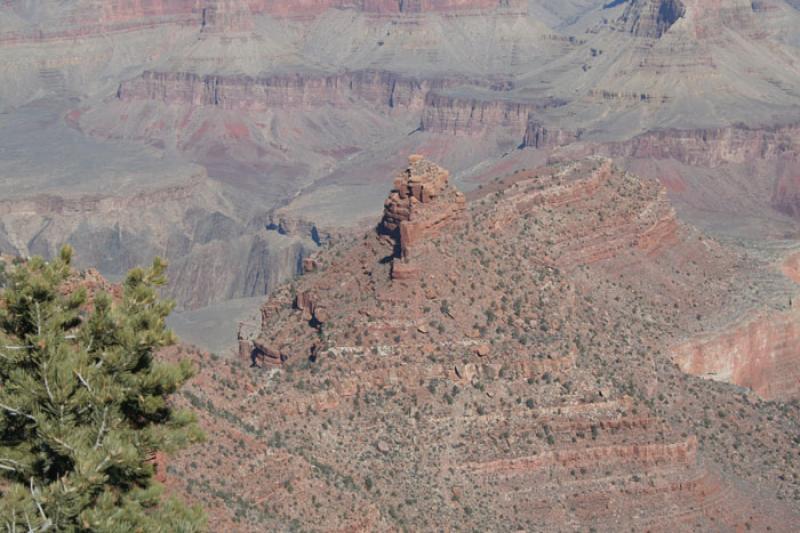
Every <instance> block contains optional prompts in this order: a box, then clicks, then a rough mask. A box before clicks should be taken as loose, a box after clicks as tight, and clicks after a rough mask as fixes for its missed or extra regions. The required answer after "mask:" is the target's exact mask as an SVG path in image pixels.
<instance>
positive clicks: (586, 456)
mask: <svg viewBox="0 0 800 533" xmlns="http://www.w3.org/2000/svg"><path fill="white" fill-rule="evenodd" d="M387 181H388V180H387ZM791 264H793V263H791ZM304 268H305V271H306V274H305V275H304V276H302V277H301V278H300V279H299V280H297V281H296V282H293V283H291V284H289V285H287V286H285V287H283V288H281V289H280V290H278V291H277V292H276V293H275V294H274V295H273V296H272V297H271V298H270V299H269V300H268V301H267V302H266V303H265V304H264V305H263V307H262V323H261V325H260V327H255V328H253V327H251V326H248V325H245V326H244V327H243V328H242V329H240V355H239V359H238V360H235V359H227V360H226V359H220V358H219V357H216V356H214V357H205V358H201V359H200V360H201V364H202V366H203V370H202V372H201V374H200V376H199V377H198V379H197V380H196V381H195V382H194V383H193V385H192V386H191V387H190V389H189V390H188V391H186V392H185V401H187V402H189V403H191V404H192V405H194V406H195V407H197V408H198V409H200V410H201V411H202V413H203V414H202V417H203V421H204V424H205V425H206V427H207V428H208V431H209V434H210V437H211V443H212V445H211V446H210V447H206V448H203V449H196V450H193V451H192V452H191V453H189V454H187V455H185V456H183V457H180V458H178V459H177V460H174V461H173V462H172V463H171V464H170V467H169V472H170V480H171V481H170V483H171V486H172V487H173V488H174V490H178V491H183V492H186V493H187V494H189V495H190V496H191V497H193V498H196V499H198V500H199V501H203V502H204V503H205V504H206V505H207V506H209V508H210V509H212V516H214V522H213V526H214V527H217V528H222V527H226V528H233V529H236V530H252V531H256V530H263V529H284V528H287V527H288V528H295V529H305V528H312V529H313V528H317V527H320V526H319V524H321V523H323V522H324V524H325V526H324V529H326V530H352V529H356V530H373V531H375V530H380V531H392V530H402V529H408V530H434V529H436V528H438V527H440V526H441V525H442V524H458V529H477V530H482V531H501V530H540V531H541V530H546V531H558V530H563V529H564V527H568V528H570V529H578V530H584V529H589V528H592V527H593V528H597V529H598V530H621V529H628V528H633V529H636V530H645V529H647V530H652V531H666V530H676V529H677V530H681V531H690V530H695V531H696V530H719V531H727V530H732V529H739V528H744V529H750V528H752V529H754V530H767V529H771V530H773V531H790V530H791V529H792V524H794V523H796V521H797V520H798V516H797V506H798V498H799V497H800V485H799V484H798V483H800V477H799V476H800V471H799V470H798V468H800V463H798V457H797V456H796V453H795V452H796V441H795V440H794V439H795V438H796V435H797V431H798V429H799V427H798V420H800V411H798V404H797V402H796V401H792V402H789V403H770V402H765V401H763V400H760V399H759V398H758V397H757V396H755V395H753V394H748V393H747V392H746V391H745V389H742V388H737V387H733V386H730V385H727V384H721V383H716V382H713V381H704V380H701V379H698V378H694V377H690V376H687V375H686V374H683V373H682V372H681V370H680V369H679V368H678V367H677V366H675V365H674V364H673V362H672V360H671V353H670V351H669V348H670V347H671V346H673V345H674V344H675V343H676V342H677V341H678V340H679V339H680V338H681V335H683V334H689V335H696V334H700V333H702V332H708V331H714V330H716V329H717V328H719V327H720V326H721V325H722V324H724V323H727V322H728V321H729V320H731V319H732V316H731V312H730V310H731V309H734V308H735V309H739V310H741V309H744V308H747V307H748V306H750V305H754V303H753V301H752V300H751V299H750V297H749V295H748V294H747V293H746V292H745V291H743V289H742V288H743V287H744V286H746V285H748V284H752V283H756V284H760V285H764V283H765V282H764V281H763V280H762V281H759V280H758V279H757V277H754V274H753V273H755V272H761V271H762V270H763V271H764V272H767V271H768V269H769V268H770V265H768V264H763V263H760V262H759V261H758V260H756V259H754V258H752V257H749V256H747V255H743V254H741V253H740V252H736V251H732V250H730V249H728V248H726V247H725V246H723V245H721V244H719V243H718V242H715V241H714V240H712V239H709V238H708V237H706V236H704V235H702V234H701V233H699V232H698V231H697V230H695V229H693V228H691V227H689V226H686V225H685V224H683V223H681V222H680V221H678V220H677V219H676V218H675V213H674V211H673V210H672V208H671V206H670V204H669V202H668V201H667V198H666V192H665V190H664V189H663V188H661V187H660V186H659V185H658V184H657V183H656V182H654V181H650V180H642V179H639V178H637V177H635V176H633V175H631V174H629V173H627V172H625V171H622V170H620V169H618V168H616V167H615V166H614V165H613V164H612V163H611V162H610V161H609V160H606V159H602V158H597V159H591V160H588V161H584V162H580V163H569V164H563V165H559V166H555V167H543V168H538V169H535V170H529V171H524V172H516V173H512V174H509V175H507V176H505V177H502V178H498V179H497V180H493V181H492V182H491V183H490V184H487V185H486V186H484V187H482V188H481V189H479V190H477V191H475V192H473V193H470V194H469V195H468V196H467V197H465V196H464V195H462V194H461V193H459V192H458V191H457V190H455V189H454V188H453V186H452V184H450V183H449V175H448V172H447V171H445V170H443V169H442V168H441V167H438V166H437V165H435V164H432V163H430V162H428V161H426V160H425V159H423V158H421V157H419V156H413V157H412V158H411V160H410V163H409V165H408V167H407V169H406V170H405V171H403V172H401V173H400V174H399V175H398V176H397V178H396V179H395V180H394V183H393V186H392V192H391V193H390V195H389V197H388V199H387V200H386V202H385V205H384V215H383V218H382V220H381V222H380V223H379V224H378V225H377V227H376V228H375V229H371V230H369V231H368V232H366V233H365V234H363V235H362V236H361V237H358V238H355V239H353V240H351V241H350V242H346V243H345V242H342V243H340V244H338V245H335V246H333V247H332V248H331V249H329V250H325V251H324V252H321V253H319V254H317V255H316V256H314V257H312V258H308V259H307V260H306V261H305V262H304ZM773 274H774V276H775V277H776V278H777V277H779V276H781V275H782V274H780V273H778V272H777V271H776V272H774V273H773ZM764 286H765V285H764ZM794 290H795V292H797V288H795V289H794ZM761 301H762V303H763V302H764V301H770V298H769V297H766V298H764V299H762V300H761ZM251 360H252V361H253V362H254V363H255V364H256V365H257V366H256V367H252V368H251V367H250V364H251ZM793 394H796V392H795V393H793ZM794 398H796V396H794Z"/></svg>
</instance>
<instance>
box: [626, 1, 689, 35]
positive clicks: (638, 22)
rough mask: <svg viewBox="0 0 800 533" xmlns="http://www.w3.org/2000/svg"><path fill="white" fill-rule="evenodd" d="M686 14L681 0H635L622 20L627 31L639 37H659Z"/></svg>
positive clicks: (627, 8)
mask: <svg viewBox="0 0 800 533" xmlns="http://www.w3.org/2000/svg"><path fill="white" fill-rule="evenodd" d="M685 14H686V6H685V5H684V4H683V2H682V1H681V0H633V1H632V2H630V3H629V4H628V6H627V7H626V8H625V12H624V13H623V14H622V18H621V19H620V22H621V23H622V25H623V27H624V28H625V31H628V32H630V33H632V34H633V35H636V36H637V37H648V38H652V39H658V38H659V37H661V36H662V35H664V34H665V33H666V32H667V31H668V30H669V29H670V27H672V25H673V24H675V23H676V22H677V21H678V19H680V18H681V17H683V16H684V15H685Z"/></svg>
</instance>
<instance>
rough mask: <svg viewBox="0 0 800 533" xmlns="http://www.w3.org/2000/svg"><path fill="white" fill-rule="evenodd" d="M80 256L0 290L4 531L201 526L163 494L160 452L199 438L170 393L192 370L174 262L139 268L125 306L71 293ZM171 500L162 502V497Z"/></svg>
mask: <svg viewBox="0 0 800 533" xmlns="http://www.w3.org/2000/svg"><path fill="white" fill-rule="evenodd" d="M71 256H72V252H71V250H70V249H69V248H64V249H63V250H62V252H61V255H60V257H59V258H58V259H56V260H54V261H52V262H46V261H44V260H42V259H41V258H34V259H31V260H29V261H27V262H22V263H19V264H17V265H14V266H9V267H8V268H7V269H6V273H5V276H6V278H7V279H6V282H5V283H6V286H5V288H3V289H2V291H1V292H0V476H2V477H0V494H1V496H0V524H1V525H2V526H0V527H2V529H5V530H7V531H36V532H38V531H109V532H112V531H114V532H116V531H118V532H129V531H142V532H150V531H170V532H172V531H185V532H192V531H199V530H202V529H203V528H204V516H203V513H202V512H201V511H200V510H199V509H196V508H190V507H188V506H186V505H184V504H182V503H181V502H179V501H177V500H176V499H172V498H170V499H165V498H162V490H163V489H162V487H161V486H160V485H159V484H157V483H156V482H155V480H154V479H153V475H154V465H153V461H152V458H153V457H154V455H155V453H156V451H165V452H172V451H175V450H177V449H179V448H181V447H183V446H185V445H187V444H188V443H190V442H194V441H197V440H199V439H200V438H202V435H201V434H200V432H199V430H198V428H197V424H196V421H195V419H194V417H193V416H192V414H191V413H188V412H184V411H181V410H178V409H175V408H173V407H172V406H171V405H170V403H169V396H170V395H171V394H173V393H175V392H176V390H178V388H179V387H180V386H181V385H182V384H183V383H185V382H186V381H187V380H188V379H189V378H190V377H191V376H192V374H193V369H192V366H191V365H190V363H189V362H188V361H182V362H180V363H179V364H170V363H166V362H164V361H160V360H158V359H157V358H156V357H155V352H156V351H157V350H158V349H159V348H161V347H164V346H167V345H169V344H172V343H173V342H174V338H173V335H172V333H171V332H170V331H169V330H168V329H167V328H166V326H165V319H166V317H167V316H168V315H169V313H170V312H171V310H172V307H173V306H172V304H171V303H169V302H166V301H162V300H160V299H159V297H158V294H157V287H159V286H161V285H163V284H164V283H165V277H164V270H165V268H166V265H165V263H164V262H162V261H161V260H158V259H157V260H155V261H154V262H153V265H152V267H151V268H150V269H147V270H143V269H134V270H132V271H131V272H130V273H129V274H128V276H127V279H126V280H125V282H124V286H123V296H122V298H121V301H114V300H112V298H111V297H110V296H109V295H108V294H105V293H99V294H94V295H92V296H93V299H92V301H91V302H89V301H88V298H87V293H86V291H85V290H83V289H80V290H75V291H72V292H71V293H70V294H67V291H66V290H65V287H64V286H65V282H66V281H67V279H68V278H69V276H70V273H71V270H70V261H71ZM162 500H163V501H162Z"/></svg>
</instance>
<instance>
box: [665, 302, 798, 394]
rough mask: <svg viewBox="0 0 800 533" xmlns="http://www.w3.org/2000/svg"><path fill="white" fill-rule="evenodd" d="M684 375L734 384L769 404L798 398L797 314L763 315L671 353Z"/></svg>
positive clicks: (696, 340) (795, 312) (792, 312)
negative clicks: (773, 401)
mask: <svg viewBox="0 0 800 533" xmlns="http://www.w3.org/2000/svg"><path fill="white" fill-rule="evenodd" d="M673 357H674V359H675V362H676V363H677V364H678V366H679V367H680V368H681V370H683V371H684V372H688V373H690V374H694V375H696V376H701V377H703V378H706V379H715V380H719V381H725V382H728V383H735V384H736V385H740V386H742V387H747V388H748V389H752V390H753V391H755V392H756V394H758V395H759V396H761V397H763V398H765V399H768V400H789V399H792V398H797V397H800V371H798V361H800V312H798V310H797V309H793V310H792V311H788V312H773V313H763V314H761V315H759V316H754V317H751V318H749V319H748V320H745V321H743V322H742V323H739V324H735V325H733V326H731V327H730V328H729V329H727V330H726V331H723V332H720V333H717V334H712V335H709V336H707V338H698V339H693V340H691V341H689V342H687V343H686V344H684V345H681V346H678V347H677V348H675V350H674V352H673Z"/></svg>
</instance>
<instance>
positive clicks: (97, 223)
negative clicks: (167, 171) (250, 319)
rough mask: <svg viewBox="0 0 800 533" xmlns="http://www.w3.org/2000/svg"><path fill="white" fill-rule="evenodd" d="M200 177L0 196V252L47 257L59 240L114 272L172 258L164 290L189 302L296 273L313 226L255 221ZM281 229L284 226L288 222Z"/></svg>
mask: <svg viewBox="0 0 800 533" xmlns="http://www.w3.org/2000/svg"><path fill="white" fill-rule="evenodd" d="M254 224H255V222H253V223H251V222H250V221H248V220H242V219H241V218H239V216H237V214H236V213H234V212H232V211H231V210H230V205H229V204H228V202H227V201H226V200H225V198H224V197H223V195H222V194H221V191H220V190H219V187H218V186H217V185H216V184H214V183H213V182H211V181H210V180H208V179H207V178H204V177H202V176H194V177H193V178H192V179H191V180H190V181H187V182H186V183H180V184H174V185H169V186H165V187H160V188H153V189H150V190H146V191H140V192H137V193H133V194H130V195H119V196H117V195H108V194H106V195H101V194H89V195H83V196H74V197H63V196H55V195H50V194H41V195H37V196H32V197H28V198H20V199H14V200H2V201H0V252H2V253H9V254H12V255H22V256H30V255H41V256H44V257H54V256H55V255H57V253H58V250H59V249H60V247H61V246H62V245H63V244H70V245H72V246H73V248H74V249H75V255H76V261H77V262H78V265H79V266H93V267H96V268H98V269H99V270H100V271H101V272H103V274H104V275H107V276H110V277H112V278H115V279H116V278H118V277H121V276H123V275H124V274H125V273H126V272H127V270H128V269H130V268H133V267H134V266H137V265H143V264H148V263H149V262H150V261H152V259H153V257H155V256H156V255H159V256H162V257H165V258H166V259H167V260H168V261H169V262H170V268H169V272H168V276H169V280H170V283H169V285H168V286H167V288H166V290H165V293H166V294H167V295H168V296H170V297H172V298H175V299H176V301H177V302H178V303H179V305H180V306H182V307H186V308H197V307H203V306H206V305H208V304H211V303H214V302H219V301H223V300H228V299H232V298H239V297H249V296H260V295H264V294H267V293H268V292H269V291H270V290H272V289H273V288H274V287H276V286H277V285H278V284H280V283H282V282H284V281H286V280H288V279H291V278H292V277H294V276H295V275H297V274H298V273H299V272H300V271H301V266H302V261H303V258H304V257H305V256H306V255H308V254H309V253H310V252H311V251H312V250H315V249H316V248H317V244H316V242H315V241H314V237H315V235H316V233H317V231H316V228H314V227H311V228H310V229H309V228H308V227H307V226H305V225H302V224H301V225H297V227H296V228H291V229H290V230H286V229H280V228H276V229H270V228H269V227H267V226H264V225H262V226H261V227H253V225H254ZM287 227H288V226H287Z"/></svg>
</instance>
